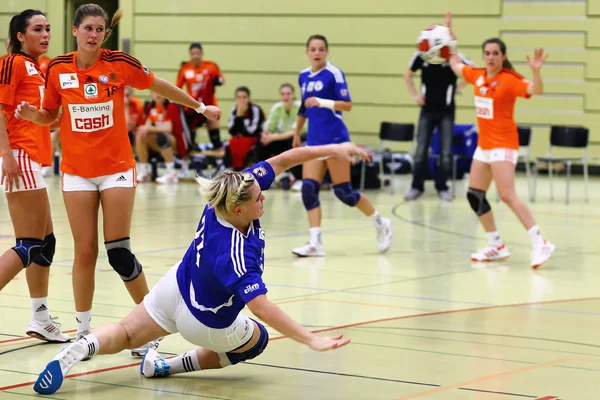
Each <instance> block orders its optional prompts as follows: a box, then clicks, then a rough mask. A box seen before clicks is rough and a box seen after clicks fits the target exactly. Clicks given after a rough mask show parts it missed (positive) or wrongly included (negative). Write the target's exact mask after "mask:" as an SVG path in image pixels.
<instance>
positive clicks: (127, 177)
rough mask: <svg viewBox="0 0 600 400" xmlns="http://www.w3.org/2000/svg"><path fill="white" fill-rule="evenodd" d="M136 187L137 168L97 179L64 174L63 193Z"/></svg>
mask: <svg viewBox="0 0 600 400" xmlns="http://www.w3.org/2000/svg"><path fill="white" fill-rule="evenodd" d="M136 186H137V175H136V172H135V168H131V169H129V170H127V171H125V172H117V173H116V174H113V175H103V176H98V177H96V178H82V177H81V176H77V175H70V174H66V173H64V172H63V173H62V190H63V192H101V191H103V190H106V189H112V188H134V187H136Z"/></svg>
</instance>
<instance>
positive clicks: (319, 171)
mask: <svg viewBox="0 0 600 400" xmlns="http://www.w3.org/2000/svg"><path fill="white" fill-rule="evenodd" d="M326 168H327V164H326V163H325V161H323V160H312V161H308V162H306V163H304V164H303V165H302V202H303V203H304V208H305V209H306V214H307V216H308V226H309V232H310V240H309V241H308V243H307V244H305V245H304V246H301V247H297V248H295V249H293V250H292V253H294V254H296V255H297V256H300V257H313V256H324V255H325V248H324V247H323V242H322V240H321V205H320V203H319V191H320V189H321V183H322V182H323V177H324V176H325V171H326Z"/></svg>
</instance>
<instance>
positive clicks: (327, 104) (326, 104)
mask: <svg viewBox="0 0 600 400" xmlns="http://www.w3.org/2000/svg"><path fill="white" fill-rule="evenodd" d="M316 99H317V101H318V102H319V107H321V108H331V109H332V110H333V107H334V106H335V101H333V100H329V99H320V98H318V97H317V98H316Z"/></svg>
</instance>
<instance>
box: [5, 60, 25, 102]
mask: <svg viewBox="0 0 600 400" xmlns="http://www.w3.org/2000/svg"><path fill="white" fill-rule="evenodd" d="M19 61H20V59H19V58H17V57H10V56H9V57H4V59H2V62H1V63H0V104H5V105H7V106H12V105H14V104H15V96H16V93H17V88H18V87H19V83H20V82H21V80H22V79H23V68H22V67H21V66H22V65H23V63H22V62H19Z"/></svg>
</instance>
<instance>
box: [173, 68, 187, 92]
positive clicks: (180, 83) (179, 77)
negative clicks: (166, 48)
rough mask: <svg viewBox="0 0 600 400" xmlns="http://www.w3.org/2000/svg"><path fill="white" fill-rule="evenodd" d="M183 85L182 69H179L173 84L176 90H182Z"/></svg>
mask: <svg viewBox="0 0 600 400" xmlns="http://www.w3.org/2000/svg"><path fill="white" fill-rule="evenodd" d="M184 83H185V79H184V77H183V67H181V68H180V69H179V73H178V74H177V81H176V82H175V86H177V87H178V88H180V89H181V88H182V87H183V84H184Z"/></svg>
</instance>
